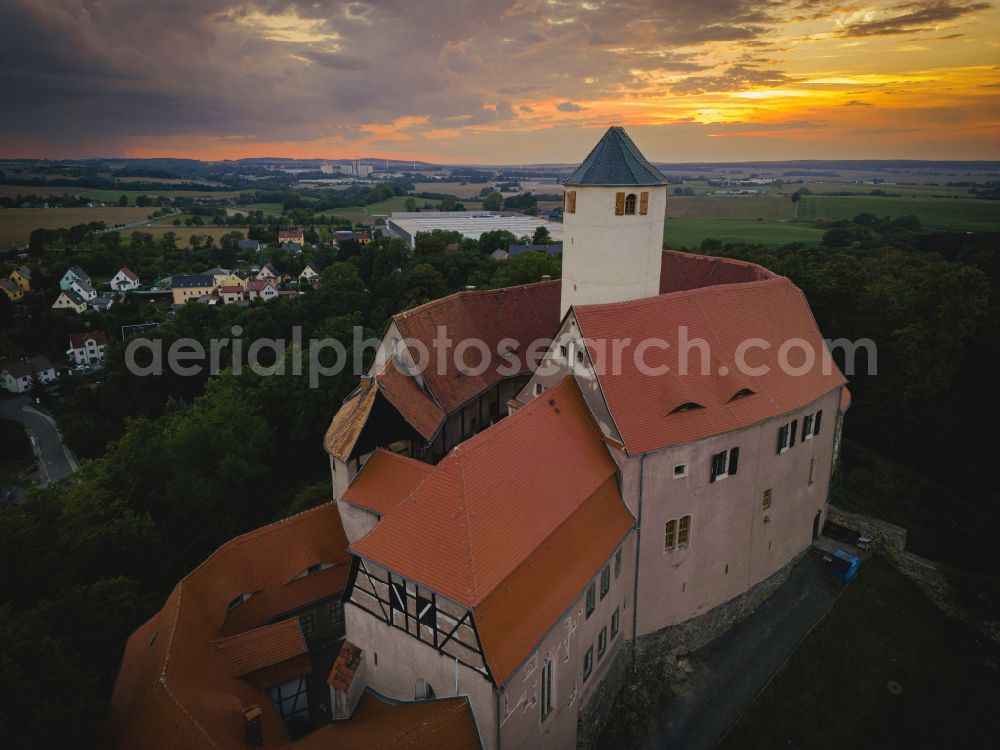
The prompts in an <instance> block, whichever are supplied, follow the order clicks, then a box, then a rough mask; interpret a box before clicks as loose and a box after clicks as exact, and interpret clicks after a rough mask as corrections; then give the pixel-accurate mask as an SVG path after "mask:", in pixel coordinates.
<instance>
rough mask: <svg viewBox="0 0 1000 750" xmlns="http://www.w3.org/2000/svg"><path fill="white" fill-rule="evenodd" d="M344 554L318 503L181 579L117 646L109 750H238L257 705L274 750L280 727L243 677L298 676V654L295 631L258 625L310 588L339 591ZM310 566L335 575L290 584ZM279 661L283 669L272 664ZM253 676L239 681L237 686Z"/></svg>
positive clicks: (335, 520) (327, 509)
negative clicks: (241, 598)
mask: <svg viewBox="0 0 1000 750" xmlns="http://www.w3.org/2000/svg"><path fill="white" fill-rule="evenodd" d="M346 545H347V539H346V537H345V535H344V531H343V527H342V526H341V523H340V515H339V513H338V511H337V508H336V505H335V504H333V503H328V504H326V505H322V506H320V507H318V508H314V509H312V510H309V511H306V512H305V513H300V514H299V515H296V516H293V517H291V518H288V519H285V520H284V521H279V522H278V523H275V524H271V525H270V526H265V527H263V528H261V529H257V530H256V531H252V532H250V533H248V534H244V535H243V536H240V537H237V538H236V539H234V540H232V541H230V542H228V543H226V544H225V545H223V546H222V547H220V548H219V549H218V550H217V551H216V552H215V553H213V554H212V555H211V556H210V557H209V558H208V559H207V560H205V562H203V563H202V564H201V565H199V566H198V567H197V568H195V570H194V571H192V572H191V573H189V574H188V575H187V576H185V577H184V578H183V579H182V580H181V581H180V583H178V584H177V586H176V587H175V588H174V590H173V592H172V593H171V594H170V596H169V597H168V598H167V601H166V603H165V604H164V605H163V608H162V609H161V610H160V611H159V612H158V613H157V614H156V615H154V616H153V617H152V618H151V619H150V620H149V621H148V622H146V623H145V624H144V625H143V626H142V627H140V628H139V629H138V630H137V631H136V632H135V633H134V634H133V635H132V636H131V637H130V638H129V640H128V643H127V644H126V647H125V655H124V657H123V659H122V665H121V668H120V670H119V674H118V679H117V681H116V683H115V689H114V693H113V695H112V699H111V707H112V717H111V735H112V740H113V742H112V744H113V745H114V746H115V747H120V748H136V747H142V748H150V749H151V750H156V749H157V748H177V747H185V748H195V747H197V748H204V747H242V741H243V740H242V736H243V725H242V718H241V716H240V712H241V711H242V709H244V708H246V707H248V706H251V705H254V704H258V705H260V706H262V709H263V711H264V720H263V728H264V738H265V744H269V745H272V746H284V745H285V744H286V743H287V735H286V733H285V729H284V726H283V724H282V722H281V719H280V718H279V717H278V715H277V713H275V711H274V708H273V706H272V704H271V701H270V700H269V698H268V696H267V695H266V694H265V693H263V692H262V691H261V689H260V687H259V686H258V685H259V683H258V685H255V684H254V683H255V680H254V679H252V678H253V677H254V676H259V675H260V674H261V673H262V672H266V670H268V669H270V668H271V667H269V666H268V664H269V663H270V664H271V665H272V666H274V667H277V666H279V665H282V664H285V665H287V664H293V665H294V666H295V667H296V669H299V670H301V669H302V666H301V662H299V663H298V664H296V663H295V659H301V658H302V656H301V654H300V655H298V656H295V655H294V654H295V652H296V651H297V650H298V645H297V644H296V643H295V638H294V637H293V630H294V631H298V629H299V628H298V622H297V621H296V620H290V621H288V623H287V624H286V623H278V624H277V625H275V626H269V627H260V626H262V625H265V624H266V623H268V622H270V621H271V620H273V619H275V618H277V617H280V616H281V615H283V614H286V613H288V612H291V611H293V610H295V609H297V608H299V607H301V606H304V605H306V604H309V603H311V602H312V601H315V600H316V597H317V594H318V593H319V592H318V591H317V590H316V588H315V583H314V581H317V580H318V581H321V582H323V583H324V584H325V589H326V590H325V591H324V592H322V594H323V596H331V595H334V594H337V593H338V592H339V591H340V590H342V588H343V585H344V581H345V577H346V573H347V569H348V562H349V556H348V554H347V551H346ZM318 563H336V566H335V567H333V568H328V569H326V570H323V571H321V572H320V573H316V574H314V575H310V576H306V577H305V578H298V579H297V578H296V576H298V575H299V574H300V573H302V572H303V571H305V570H306V569H307V568H308V567H309V566H311V565H315V564H318ZM324 579H325V580H324ZM338 587H339V588H338ZM277 592H280V593H277ZM246 593H252V596H251V597H250V599H249V600H247V601H246V602H244V603H243V604H241V605H239V606H238V607H237V608H236V609H235V610H233V612H229V611H228V608H229V603H230V602H231V601H233V600H234V599H235V598H236V597H237V596H238V595H240V594H246ZM245 608H246V609H245ZM241 610H245V611H246V612H248V613H250V614H252V615H253V617H249V618H248V617H246V616H245V615H242V614H240V613H241ZM237 615H239V616H240V617H242V618H243V619H244V620H245V622H242V623H241V625H242V627H241V629H240V630H239V631H237V630H235V628H234V627H233V623H234V620H233V618H234V617H235V616H237ZM251 628H259V630H256V631H254V630H250V629H251ZM244 631H250V632H244ZM238 633H240V634H238ZM227 635H234V636H236V637H235V638H233V639H227V638H225V636H227ZM298 637H299V639H301V635H299V636H298ZM289 655H292V658H291V660H289V659H285V660H284V661H279V662H275V660H276V659H280V658H281V657H287V656H289ZM254 667H257V669H256V670H255V671H251V672H249V673H248V674H247V679H241V678H240V677H239V673H240V672H243V671H245V670H248V669H253V668H254Z"/></svg>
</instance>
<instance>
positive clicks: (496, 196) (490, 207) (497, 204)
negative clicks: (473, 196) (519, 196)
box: [483, 190, 503, 211]
mask: <svg viewBox="0 0 1000 750" xmlns="http://www.w3.org/2000/svg"><path fill="white" fill-rule="evenodd" d="M483 208H484V209H485V210H487V211H499V210H500V209H502V208H503V195H501V194H500V193H498V192H497V191H496V190H494V191H493V192H492V193H490V194H489V195H487V196H486V197H485V198H483Z"/></svg>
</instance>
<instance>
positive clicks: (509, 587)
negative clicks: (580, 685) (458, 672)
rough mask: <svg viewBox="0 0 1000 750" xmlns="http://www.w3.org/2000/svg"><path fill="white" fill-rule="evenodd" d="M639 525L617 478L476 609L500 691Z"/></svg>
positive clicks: (606, 485) (599, 490)
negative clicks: (627, 508) (635, 523)
mask: <svg viewBox="0 0 1000 750" xmlns="http://www.w3.org/2000/svg"><path fill="white" fill-rule="evenodd" d="M633 525H634V519H633V518H632V515H631V514H630V513H629V512H628V510H626V509H625V505H624V503H623V502H622V499H621V493H620V491H619V488H618V480H617V477H614V476H612V477H609V478H608V479H607V480H605V482H604V484H602V485H601V486H600V487H599V488H598V489H597V491H596V492H594V494H593V495H591V496H590V497H589V498H587V500H586V501H585V502H584V503H583V504H582V505H580V507H579V508H577V510H576V511H574V512H573V514H572V515H571V516H570V517H569V518H567V519H566V521H564V522H563V523H562V525H560V526H559V528H558V529H556V530H555V531H554V532H553V533H552V535H551V536H549V538H548V539H546V540H545V541H544V542H543V543H542V545H541V546H540V547H538V549H536V550H535V551H534V552H533V553H532V554H531V555H530V556H528V557H527V558H526V559H525V560H523V561H522V562H521V564H520V565H518V566H517V568H516V569H515V570H514V572H513V573H511V574H510V575H509V576H507V578H506V579H504V581H503V583H501V584H500V585H499V586H497V587H496V588H495V589H494V590H493V592H492V593H490V594H489V596H487V597H486V599H485V601H483V602H482V603H481V604H480V605H479V606H478V607H476V608H475V612H474V616H475V621H476V627H477V628H478V630H479V639H480V641H481V642H482V644H483V652H484V653H485V655H486V662H487V664H489V666H490V671H491V672H492V673H493V678H494V679H495V680H496V682H497V684H498V685H503V684H505V683H506V682H507V680H508V679H509V678H510V677H511V675H513V674H514V672H516V671H517V669H518V668H519V667H520V666H521V664H523V663H524V661H525V659H527V658H528V657H529V656H530V655H531V653H532V652H533V651H534V650H535V649H536V648H537V647H538V644H539V643H540V642H541V640H542V638H544V636H545V634H546V633H547V632H548V631H549V629H550V628H551V627H552V625H553V624H554V623H556V622H558V621H559V619H560V618H561V617H563V616H564V615H565V614H566V611H567V610H568V609H569V608H570V607H571V606H572V605H573V602H575V601H576V600H577V599H578V598H579V597H580V596H581V595H582V594H583V593H584V591H585V590H586V587H587V584H588V583H589V582H590V581H591V580H592V579H593V578H594V576H595V574H596V572H597V571H598V570H600V568H601V566H602V565H603V564H604V563H605V562H606V561H607V560H608V559H609V558H610V557H611V556H612V555H613V554H614V551H615V550H616V549H617V548H618V545H619V544H621V542H622V540H623V539H624V538H625V537H626V535H627V534H628V533H629V531H630V530H631V529H632V527H633Z"/></svg>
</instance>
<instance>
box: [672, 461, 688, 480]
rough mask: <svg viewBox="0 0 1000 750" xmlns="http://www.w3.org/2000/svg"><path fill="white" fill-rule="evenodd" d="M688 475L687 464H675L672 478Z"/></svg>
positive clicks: (681, 477)
mask: <svg viewBox="0 0 1000 750" xmlns="http://www.w3.org/2000/svg"><path fill="white" fill-rule="evenodd" d="M687 475H688V466H687V464H677V465H676V466H675V467H674V479H683V478H684V477H686V476H687Z"/></svg>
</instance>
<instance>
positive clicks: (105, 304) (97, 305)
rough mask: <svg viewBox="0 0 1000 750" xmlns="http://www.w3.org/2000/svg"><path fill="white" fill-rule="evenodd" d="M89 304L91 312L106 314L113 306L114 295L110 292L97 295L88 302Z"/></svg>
mask: <svg viewBox="0 0 1000 750" xmlns="http://www.w3.org/2000/svg"><path fill="white" fill-rule="evenodd" d="M89 304H90V308H91V309H92V310H96V311H97V312H107V311H108V310H110V309H111V306H112V305H114V304H115V295H114V294H113V293H112V292H105V293H104V294H98V295H97V296H96V297H94V299H92V300H90V303H89Z"/></svg>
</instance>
